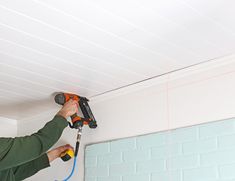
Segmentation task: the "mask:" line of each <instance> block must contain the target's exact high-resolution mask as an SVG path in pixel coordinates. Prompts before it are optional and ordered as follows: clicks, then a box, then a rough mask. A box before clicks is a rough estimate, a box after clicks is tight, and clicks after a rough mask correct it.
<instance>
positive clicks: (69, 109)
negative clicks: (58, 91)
mask: <svg viewBox="0 0 235 181" xmlns="http://www.w3.org/2000/svg"><path fill="white" fill-rule="evenodd" d="M75 113H78V102H77V101H75V100H72V99H70V100H69V101H68V102H66V103H65V104H64V106H63V107H62V108H61V110H60V111H59V112H58V113H57V115H60V116H63V117H64V118H65V119H67V118H68V117H69V116H72V115H73V114H75Z"/></svg>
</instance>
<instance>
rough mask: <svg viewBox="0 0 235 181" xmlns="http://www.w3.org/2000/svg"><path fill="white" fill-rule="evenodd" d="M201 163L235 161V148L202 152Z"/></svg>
mask: <svg viewBox="0 0 235 181" xmlns="http://www.w3.org/2000/svg"><path fill="white" fill-rule="evenodd" d="M200 162H201V165H217V164H229V163H234V162H235V149H231V150H226V151H215V152H210V153H205V154H201V157H200Z"/></svg>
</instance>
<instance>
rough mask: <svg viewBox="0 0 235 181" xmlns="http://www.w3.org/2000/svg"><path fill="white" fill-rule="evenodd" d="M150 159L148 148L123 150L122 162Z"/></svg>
mask: <svg viewBox="0 0 235 181" xmlns="http://www.w3.org/2000/svg"><path fill="white" fill-rule="evenodd" d="M149 159H150V150H148V149H146V150H131V151H125V152H123V161H124V162H133V161H135V162H136V161H144V160H149Z"/></svg>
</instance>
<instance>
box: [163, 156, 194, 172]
mask: <svg viewBox="0 0 235 181" xmlns="http://www.w3.org/2000/svg"><path fill="white" fill-rule="evenodd" d="M167 166H168V168H169V169H186V168H195V167H198V166H199V157H198V156H197V155H190V156H185V155H184V156H180V157H174V158H169V159H167Z"/></svg>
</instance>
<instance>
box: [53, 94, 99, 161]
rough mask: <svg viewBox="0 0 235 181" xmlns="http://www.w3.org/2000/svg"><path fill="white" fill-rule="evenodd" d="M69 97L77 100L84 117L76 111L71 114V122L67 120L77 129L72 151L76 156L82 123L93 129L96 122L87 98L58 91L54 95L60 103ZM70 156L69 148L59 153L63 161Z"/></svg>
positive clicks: (62, 103)
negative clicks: (73, 150)
mask: <svg viewBox="0 0 235 181" xmlns="http://www.w3.org/2000/svg"><path fill="white" fill-rule="evenodd" d="M70 99H72V100H75V101H78V104H79V107H80V109H81V111H82V114H83V116H84V117H80V116H78V115H77V113H75V114H74V115H72V116H71V122H72V123H70V122H69V127H70V128H72V129H77V130H78V133H77V142H76V147H75V153H74V155H75V157H76V156H77V154H78V149H79V143H80V140H81V135H82V127H83V125H88V126H89V127H90V128H93V129H94V128H96V127H97V123H96V120H95V117H94V115H93V114H92V111H91V108H90V106H89V104H88V101H89V100H88V99H87V98H86V97H81V96H78V95H76V94H70V93H60V94H57V95H56V96H55V102H56V103H57V104H60V105H64V104H65V103H66V102H68V101H69V100H70ZM72 157H73V152H71V150H67V151H66V152H64V153H63V154H62V155H61V159H62V160H63V161H67V160H69V159H70V158H72Z"/></svg>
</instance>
